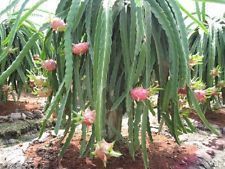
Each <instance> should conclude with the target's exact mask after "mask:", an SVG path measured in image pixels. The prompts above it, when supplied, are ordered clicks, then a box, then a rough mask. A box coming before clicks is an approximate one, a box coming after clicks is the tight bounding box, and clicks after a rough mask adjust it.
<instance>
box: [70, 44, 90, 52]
mask: <svg viewBox="0 0 225 169" xmlns="http://www.w3.org/2000/svg"><path fill="white" fill-rule="evenodd" d="M88 49H89V44H88V42H83V43H78V44H73V49H72V50H73V54H74V55H83V54H86V53H87V52H88Z"/></svg>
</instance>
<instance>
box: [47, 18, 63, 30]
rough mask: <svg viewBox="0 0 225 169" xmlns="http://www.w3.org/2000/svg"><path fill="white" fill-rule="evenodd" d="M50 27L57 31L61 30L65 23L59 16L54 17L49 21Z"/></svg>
mask: <svg viewBox="0 0 225 169" xmlns="http://www.w3.org/2000/svg"><path fill="white" fill-rule="evenodd" d="M50 25H51V28H52V29H53V31H59V32H62V31H64V30H65V29H66V24H65V22H64V21H63V20H62V19H60V18H54V19H52V21H51V24H50Z"/></svg>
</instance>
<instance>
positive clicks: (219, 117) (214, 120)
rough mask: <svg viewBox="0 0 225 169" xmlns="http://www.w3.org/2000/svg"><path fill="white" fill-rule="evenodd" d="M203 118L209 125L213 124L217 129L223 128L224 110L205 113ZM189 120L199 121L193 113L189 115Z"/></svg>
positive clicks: (224, 122) (224, 124) (224, 120)
mask: <svg viewBox="0 0 225 169" xmlns="http://www.w3.org/2000/svg"><path fill="white" fill-rule="evenodd" d="M205 117H206V119H207V120H208V121H209V122H210V123H211V124H215V125H217V126H219V127H225V108H220V109H217V110H214V111H210V112H206V113H205ZM190 118H193V119H195V120H197V121H201V120H200V118H199V117H198V116H197V115H196V114H195V113H193V114H191V115H190Z"/></svg>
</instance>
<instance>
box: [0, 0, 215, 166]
mask: <svg viewBox="0 0 225 169" xmlns="http://www.w3.org/2000/svg"><path fill="white" fill-rule="evenodd" d="M45 26H47V29H44V28H46V27H45ZM42 30H44V31H45V33H46V34H45V39H44V41H43V44H42V47H41V48H40V49H41V52H34V53H33V54H39V55H40V58H41V60H42V61H44V60H46V62H45V61H44V64H43V65H42V69H44V77H46V78H47V81H48V82H49V84H48V85H49V86H50V88H51V94H50V96H49V97H48V103H47V104H46V107H45V119H44V121H43V123H42V129H41V132H40V136H41V135H42V134H43V132H44V130H45V127H46V124H47V121H48V119H49V118H50V117H51V114H52V113H53V112H56V114H57V120H56V125H55V128H54V130H55V133H56V134H57V133H58V131H59V129H60V128H63V129H65V132H64V137H65V139H66V141H65V143H64V145H63V147H62V150H61V153H60V156H63V154H64V152H65V151H66V148H67V147H68V146H69V144H70V141H71V139H72V138H73V135H74V133H75V130H76V127H77V126H78V125H80V124H81V125H82V128H81V133H82V136H81V147H80V153H81V156H88V155H92V154H94V156H95V157H96V158H99V159H101V160H102V161H103V163H104V165H106V162H107V160H109V158H110V157H111V156H115V157H119V156H120V153H117V152H114V151H113V144H112V143H113V142H114V141H115V142H117V141H119V139H120V138H121V135H120V133H121V126H122V121H123V115H124V114H127V115H128V124H127V126H128V136H127V139H128V141H127V142H126V145H127V146H128V148H129V152H130V155H131V156H132V158H133V159H134V160H135V153H136V152H137V151H139V150H141V152H142V157H143V161H144V166H145V168H146V169H147V168H149V163H148V162H149V159H148V152H147V139H150V140H152V135H151V134H152V133H151V126H150V121H149V113H152V114H153V115H155V112H154V109H153V100H152V96H153V95H156V96H157V98H158V100H157V116H158V120H159V122H160V121H162V122H164V123H165V124H166V125H167V126H168V128H169V129H170V132H171V134H172V135H173V137H174V138H175V140H176V141H177V142H179V134H180V133H182V132H184V131H186V130H185V129H186V128H187V127H189V128H191V129H193V127H192V126H191V124H190V123H189V122H185V121H183V120H182V118H183V116H182V115H181V114H180V109H179V94H178V89H179V88H184V87H185V89H186V93H187V97H186V98H187V101H188V102H187V103H188V106H189V107H190V108H192V109H195V110H196V112H197V114H198V115H199V117H200V118H201V120H202V121H203V122H204V124H205V125H206V126H207V127H208V128H210V129H211V130H212V131H214V129H213V128H212V127H211V126H210V125H209V123H208V122H207V120H206V119H205V116H204V114H203V112H202V110H201V107H200V106H199V103H198V101H197V98H196V96H195V93H194V92H193V90H192V89H191V72H190V70H189V65H188V56H189V49H188V40H187V32H186V28H185V25H184V21H183V18H182V13H181V11H180V9H179V4H177V1H175V0H160V1H159V0H127V1H125V0H60V1H59V4H58V7H57V9H56V12H55V19H53V20H52V21H50V22H49V23H48V24H45V25H44V26H43V27H42ZM38 37H39V33H36V34H34V35H33V36H32V37H31V38H30V37H29V38H30V39H29V40H28V43H27V44H26V46H25V47H24V49H23V50H22V51H23V52H22V54H24V53H25V52H27V51H28V50H29V49H30V48H31V44H34V42H36V41H37V39H38ZM6 52H7V51H6ZM22 54H21V55H22ZM22 56H23V57H24V55H22ZM22 56H20V57H19V56H18V58H20V59H19V61H17V60H16V61H15V62H16V63H17V67H18V66H19V63H20V64H21V62H22V59H23V57H22ZM1 58H2V57H1ZM35 58H36V59H38V57H35ZM0 63H2V62H1V60H0ZM13 66H15V65H13ZM17 67H10V70H6V72H7V73H4V72H3V73H2V74H1V75H0V84H2V82H3V81H4V80H6V79H7V76H8V75H9V74H11V73H12V72H13V71H15V70H16V68H17ZM155 81H157V83H158V85H157V87H156V88H154V87H153V88H151V86H154V83H155ZM140 86H141V87H140ZM159 89H160V90H159ZM82 112H83V113H82ZM183 123H185V124H183ZM186 124H187V125H186ZM90 127H91V136H90V137H89V136H88V135H87V133H88V131H89V130H88V128H90ZM214 132H215V131H214ZM64 137H63V138H64Z"/></svg>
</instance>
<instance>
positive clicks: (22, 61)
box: [0, 0, 45, 101]
mask: <svg viewBox="0 0 225 169" xmlns="http://www.w3.org/2000/svg"><path fill="white" fill-rule="evenodd" d="M9 2H10V1H9ZM19 2H21V1H20V0H16V1H12V2H11V3H9V5H8V6H7V7H6V8H5V9H3V10H2V11H1V12H0V17H1V21H0V43H1V45H0V67H1V69H0V101H2V100H5V99H4V97H5V92H2V90H1V88H2V87H3V86H5V85H7V86H10V89H11V90H10V93H11V94H13V96H14V98H15V99H16V100H17V99H19V97H20V94H21V92H22V90H24V88H25V89H26V90H29V86H28V85H27V84H28V83H29V79H28V78H27V75H28V71H31V70H32V69H35V67H36V65H35V61H34V59H33V55H34V54H40V52H41V48H42V43H43V32H42V31H40V30H38V29H37V28H36V26H35V25H34V24H33V23H32V22H30V20H29V18H28V17H29V16H30V15H31V14H32V13H33V12H34V10H35V9H37V8H38V7H39V6H40V5H41V4H42V3H44V2H45V0H38V1H36V2H35V3H34V4H33V6H31V8H30V9H29V10H25V8H26V6H27V3H28V1H24V2H23V3H21V4H20V3H19ZM6 3H7V2H6ZM15 5H17V6H18V7H19V11H16V12H15V13H12V12H10V10H11V9H12V8H13V7H14V6H15ZM6 13H7V16H8V17H7V18H6V19H4V14H6ZM8 93H9V92H8ZM14 93H16V95H15V94H14ZM5 101H7V100H5Z"/></svg>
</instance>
